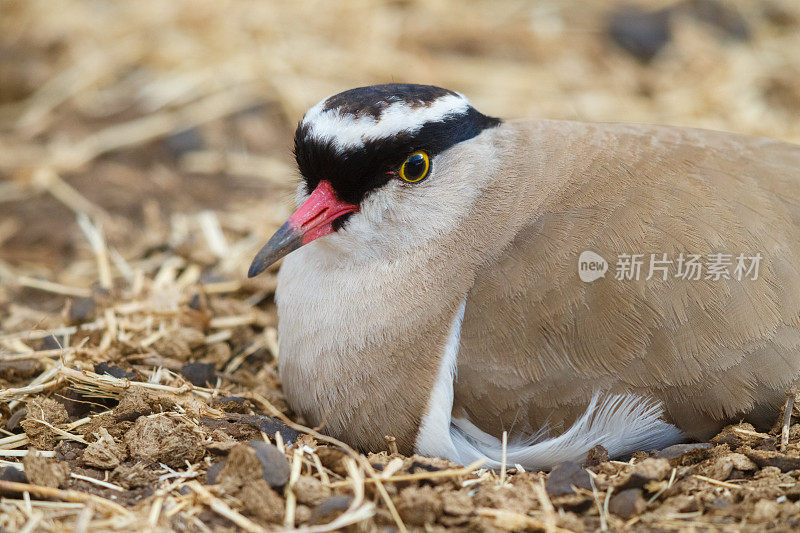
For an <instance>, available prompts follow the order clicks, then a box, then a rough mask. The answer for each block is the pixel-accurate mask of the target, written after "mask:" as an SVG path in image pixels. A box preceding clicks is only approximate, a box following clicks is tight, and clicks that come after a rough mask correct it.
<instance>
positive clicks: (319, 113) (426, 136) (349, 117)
mask: <svg viewBox="0 0 800 533" xmlns="http://www.w3.org/2000/svg"><path fill="white" fill-rule="evenodd" d="M499 123H500V121H499V120H498V119H496V118H492V117H488V116H486V115H483V114H481V113H479V112H478V111H477V110H476V109H475V108H473V107H472V106H471V105H470V103H469V101H468V100H467V99H466V98H465V97H464V96H462V95H461V94H459V93H456V92H453V91H450V90H447V89H442V88H439V87H434V86H431V85H414V84H395V83H392V84H387V85H374V86H370V87H360V88H357V89H351V90H349V91H345V92H343V93H339V94H336V95H333V96H330V97H328V98H326V99H325V100H323V101H321V102H320V103H318V104H317V105H315V106H314V107H312V108H311V109H309V110H308V112H307V113H306V114H305V115H304V116H303V119H302V120H301V121H300V123H299V124H298V126H297V131H296V133H295V138H294V152H295V157H296V159H297V165H298V168H299V170H300V174H301V176H302V181H301V183H300V185H299V187H298V190H297V204H298V205H299V208H298V209H297V211H295V213H294V214H293V215H292V216H290V217H289V219H288V220H287V221H286V222H285V223H284V224H283V225H282V226H281V227H280V229H278V231H277V232H276V233H275V234H274V235H273V236H272V238H270V239H269V242H267V244H266V245H265V246H264V247H263V248H262V249H261V250H260V251H259V252H258V254H257V255H256V257H255V259H254V260H253V263H252V265H251V266H250V270H249V273H248V275H249V276H250V277H253V276H255V275H257V274H259V273H260V272H262V271H263V270H265V269H266V268H267V267H269V266H270V265H271V264H273V263H274V262H275V261H277V260H278V259H280V258H282V257H283V256H285V255H287V254H289V253H290V252H292V251H294V250H296V249H298V248H299V247H301V246H303V245H305V244H308V243H310V242H311V241H314V240H315V239H319V238H320V237H325V236H328V235H336V236H341V237H344V236H345V235H346V234H350V236H351V237H352V238H354V239H360V242H369V241H371V240H372V241H380V242H381V243H382V245H383V246H393V245H399V244H400V242H401V241H403V240H404V241H406V242H408V241H410V240H415V239H409V236H416V237H419V238H416V242H417V243H419V242H420V241H424V236H425V235H431V234H435V233H436V232H441V231H446V230H447V227H446V226H447V224H448V221H449V219H450V218H451V217H449V216H448V214H449V215H452V214H453V212H455V211H458V210H459V209H462V208H464V207H465V206H466V205H467V204H469V203H470V202H471V201H472V200H473V199H474V198H472V197H470V192H469V191H471V190H474V189H475V187H473V186H472V185H470V183H469V180H468V179H465V178H467V176H474V175H475V174H480V173H482V171H488V168H487V167H488V166H489V165H488V164H487V165H484V167H481V162H482V161H481V160H482V159H485V158H488V157H489V154H487V153H485V152H486V150H485V146H482V145H480V144H472V145H471V144H470V143H465V142H464V141H468V140H470V139H473V138H475V137H477V136H478V135H480V134H481V132H483V131H484V130H486V129H489V128H493V127H495V126H497V125H498V124H499ZM484 177H485V176H484ZM393 241H394V242H393Z"/></svg>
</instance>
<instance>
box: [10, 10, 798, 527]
mask: <svg viewBox="0 0 800 533" xmlns="http://www.w3.org/2000/svg"><path fill="white" fill-rule="evenodd" d="M675 3H676V2H670V4H675ZM651 4H656V3H655V2H651ZM658 4H659V5H663V3H658ZM733 4H735V5H737V6H738V8H739V10H740V12H741V13H742V14H743V15H744V17H745V20H746V21H747V22H748V24H749V25H750V28H751V32H752V36H751V39H750V40H748V41H746V42H738V41H733V40H731V39H729V38H723V37H721V36H720V35H719V32H718V30H715V29H713V28H711V27H709V26H708V25H707V24H704V23H701V22H698V21H697V20H694V19H692V18H690V17H686V16H684V17H682V18H679V19H678V22H676V24H675V25H674V35H673V40H672V42H671V44H670V45H669V47H668V48H667V49H665V50H664V52H663V53H662V54H661V55H659V56H658V57H657V58H656V59H655V60H654V61H653V62H652V63H650V64H647V65H645V64H642V63H639V62H637V61H636V60H634V59H632V58H631V57H630V56H628V55H626V54H625V53H623V52H621V51H620V50H619V49H617V48H616V47H614V45H613V44H611V43H610V42H609V39H608V37H607V36H606V34H605V29H604V28H605V20H606V15H607V12H608V9H609V4H608V3H606V2H599V1H598V2H588V3H587V2H582V1H579V0H563V1H554V2H541V3H530V2H525V1H514V0H503V1H498V2H490V1H488V0H484V1H478V2H471V3H469V4H461V3H457V2H455V1H453V0H437V1H432V2H430V1H428V2H422V1H393V2H383V3H371V2H366V1H358V0H348V1H346V2H339V3H331V2H318V1H317V2H307V3H299V2H288V1H274V2H239V1H224V2H223V1H216V0H215V1H210V0H204V1H193V2H188V1H176V2H157V1H141V2H110V3H96V2H88V1H76V0H72V1H70V0H64V1H56V2H49V1H48V2H45V1H38V2H37V1H22V0H20V1H7V0H0V12H2V16H0V324H2V325H0V402H1V403H0V420H1V421H2V424H3V426H2V429H0V433H1V434H0V468H2V467H5V466H9V465H14V466H16V467H21V466H22V463H23V462H24V461H25V462H26V463H25V464H27V465H28V467H26V468H28V469H29V470H30V469H34V468H40V467H41V465H42V464H50V463H46V461H47V460H48V458H55V459H53V460H54V461H55V463H54V464H56V463H67V464H68V465H69V466H70V469H71V472H70V475H69V476H67V478H65V479H64V480H62V481H61V482H60V488H57V487H55V486H45V485H40V484H37V483H29V484H21V483H17V482H14V481H7V480H5V478H3V480H0V528H4V529H7V530H14V531H63V530H74V531H119V530H140V529H143V528H147V529H148V530H150V531H166V530H191V531H207V530H217V529H224V528H234V527H235V528H239V529H241V530H245V531H264V530H274V529H280V528H292V527H295V526H300V527H303V528H305V529H306V530H307V531H332V530H335V529H339V528H347V527H350V528H355V529H359V530H361V529H363V530H372V529H375V528H376V527H378V526H393V527H395V528H397V529H398V530H401V531H402V530H404V529H405V528H406V527H408V528H421V527H423V525H424V524H427V525H428V527H434V528H436V527H438V528H442V527H448V528H462V529H473V530H474V529H477V530H480V529H485V528H488V527H494V528H499V529H506V530H520V529H528V530H545V531H565V530H570V531H575V530H582V529H609V530H647V529H650V528H655V527H658V528H662V529H665V530H678V529H683V528H692V527H698V528H707V529H724V528H728V527H732V526H733V527H737V528H739V529H741V530H746V529H748V528H749V529H752V530H761V529H764V528H766V527H776V528H784V529H785V528H791V527H796V526H797V524H796V520H797V519H796V517H797V515H798V512H800V509H799V508H798V504H797V503H796V500H797V499H798V496H800V490H796V489H797V488H798V487H800V485H798V475H797V474H800V469H789V468H788V467H786V468H782V467H783V466H786V464H789V465H791V464H793V463H791V460H796V459H795V458H797V457H798V455H799V453H798V452H800V450H799V449H798V436H800V435H799V434H798V432H800V428H798V427H797V426H794V427H789V425H788V423H787V422H785V421H781V422H782V425H783V426H785V427H786V429H785V430H784V436H782V437H776V435H773V434H764V433H758V432H755V431H753V430H752V428H746V427H738V428H735V429H734V430H732V431H730V432H728V433H726V434H725V435H723V437H724V438H721V439H719V440H718V442H717V445H716V446H715V447H714V448H713V449H711V450H706V451H703V452H694V454H693V455H692V454H689V455H688V456H684V457H683V458H679V459H677V460H674V461H673V463H674V464H672V470H671V474H670V475H669V476H668V478H669V479H668V480H667V479H666V478H664V479H660V480H653V481H651V483H652V484H651V485H648V486H646V487H644V488H643V489H642V490H643V496H644V497H645V499H646V500H647V501H646V506H645V507H644V509H643V510H640V511H639V512H637V513H636V514H635V515H634V516H631V517H622V516H620V515H618V514H615V513H614V510H615V506H614V497H615V496H616V495H617V494H618V493H619V492H620V491H622V490H625V487H626V486H627V485H626V483H628V481H626V480H627V478H629V477H630V472H631V470H634V469H636V468H637V466H636V464H633V463H637V462H638V461H640V460H641V459H642V458H643V456H642V457H637V459H636V460H635V461H633V462H632V463H631V464H628V463H619V462H604V463H601V464H599V465H597V466H595V467H593V469H592V470H593V477H592V478H591V482H592V485H591V489H592V490H588V489H586V488H584V489H576V492H575V493H573V494H569V495H565V496H553V497H550V496H548V493H547V491H545V490H544V488H543V485H542V483H543V480H544V479H545V477H544V475H542V474H540V473H525V472H518V471H516V469H514V468H508V470H506V469H505V468H504V469H503V472H502V473H497V474H496V473H494V472H489V471H486V470H482V469H481V468H480V465H470V466H469V467H466V468H461V467H458V466H457V465H452V464H447V463H446V462H443V461H440V460H434V459H424V458H419V457H415V458H404V457H401V456H399V455H397V454H392V453H390V451H387V452H385V453H383V454H376V455H372V456H369V457H367V456H364V455H362V454H359V453H357V452H356V451H354V450H352V449H350V448H349V447H347V446H346V445H345V444H343V443H340V442H337V441H334V440H333V439H330V438H329V437H326V436H324V435H323V434H321V433H319V432H317V431H315V430H314V429H310V428H305V427H303V426H302V422H303V421H302V420H300V419H298V418H297V417H296V416H294V415H293V414H292V413H291V412H290V411H289V410H288V409H287V406H286V405H285V403H284V401H283V398H282V395H281V392H280V381H279V378H278V376H277V373H276V370H275V369H276V358H277V357H278V356H279V354H278V351H277V332H276V329H275V326H276V316H275V311H274V304H273V302H272V295H273V292H274V290H275V283H276V282H275V274H274V271H271V272H269V273H267V274H266V275H265V276H263V277H261V278H257V279H255V280H246V279H245V278H244V273H245V271H246V266H247V264H248V263H249V260H250V259H251V257H252V254H253V253H254V251H255V250H256V249H257V247H258V245H259V244H260V243H262V242H263V240H264V238H265V237H266V236H267V235H268V234H269V233H270V232H271V231H272V230H274V229H276V228H277V227H278V225H279V224H280V223H281V222H282V221H283V219H284V218H285V217H286V216H287V215H288V213H289V200H290V198H291V194H292V190H293V180H294V170H293V166H292V164H291V159H290V153H289V142H290V138H291V137H290V136H291V133H292V130H293V126H294V124H295V123H296V121H297V119H298V118H299V117H300V115H301V114H302V112H303V110H304V109H306V108H307V107H308V106H309V105H311V104H313V103H315V102H316V101H318V100H319V99H321V98H322V97H324V96H326V95H328V94H330V93H333V92H337V91H340V90H342V89H345V88H349V87H352V86H356V85H363V84H368V83H376V82H385V81H392V80H396V81H415V82H425V83H435V84H438V85H443V86H446V87H449V88H452V89H456V90H459V91H462V92H464V93H465V94H467V95H468V96H470V98H471V99H472V100H473V103H474V104H475V105H476V107H478V108H479V109H481V110H482V111H484V112H486V113H489V114H492V115H499V116H546V117H552V118H569V119H580V120H612V121H641V122H659V123H670V124H679V125H689V126H699V127H707V128H715V129H724V130H731V131H739V132H745V133H753V134H760V135H767V136H770V137H775V138H779V139H785V140H789V141H794V142H800V120H798V119H800V89H798V87H800V8H798V6H797V5H796V3H795V2H792V1H791V0H770V1H769V2H751V1H745V0H740V1H737V2H733ZM189 361H200V362H202V363H205V364H207V365H210V367H209V368H212V369H213V370H214V371H215V374H214V377H213V379H212V382H211V383H208V384H207V385H206V386H198V385H193V384H192V383H190V382H189V381H188V380H187V379H186V378H185V377H184V376H182V375H181V369H182V368H183V367H184V365H185V364H186V363H187V362H189ZM99 363H108V364H110V365H112V366H115V367H119V368H120V369H122V370H124V371H127V372H129V373H130V374H129V375H127V376H126V377H112V376H110V375H108V374H104V373H103V372H101V371H100V370H101V368H100V367H98V368H96V367H95V365H96V364H99ZM228 396H236V397H240V398H244V399H246V400H247V403H246V404H245V410H246V411H247V413H249V414H251V415H252V414H255V415H258V416H261V417H262V418H260V419H259V420H264V418H263V417H264V416H268V417H273V418H274V419H276V420H281V421H282V424H284V425H282V426H280V427H281V428H284V429H283V430H281V431H279V432H277V433H276V432H272V434H268V433H265V432H260V431H259V429H256V428H254V426H252V425H249V426H248V424H246V423H242V422H240V420H241V417H242V416H247V413H245V412H236V411H231V410H230V406H226V405H225V404H224V403H221V402H219V400H220V399H221V398H224V397H228ZM43 397H49V398H52V399H55V400H58V402H61V403H60V405H65V406H66V407H67V408H68V409H67V410H66V411H65V412H66V413H67V414H66V416H65V417H60V416H61V415H60V414H59V413H60V411H58V410H57V409H56V411H48V410H47V409H50V408H49V407H46V406H45V404H42V403H41V399H42V398H43ZM121 398H122V399H123V400H124V401H123V403H120V404H119V405H118V402H119V401H120V399H121ZM130 398H139V399H140V401H141V402H144V403H145V404H147V406H148V407H147V410H146V411H147V412H141V413H139V412H137V413H134V414H133V415H130V418H125V417H126V416H128V414H125V413H127V412H123V411H124V409H123V404H124V402H127V401H129V400H130ZM47 405H50V404H47ZM50 406H51V407H52V405H50ZM22 408H27V414H26V419H25V421H24V424H23V425H20V424H19V420H13V415H14V414H15V413H18V412H19V410H20V409H22ZM36 409H40V411H39V412H36ZM53 409H55V408H53ZM57 411H58V412H57ZM153 420H155V421H157V422H154V423H159V424H165V426H164V427H171V428H173V429H174V430H175V431H182V432H184V433H181V434H182V435H189V436H192V435H194V436H196V437H197V438H198V439H199V440H198V442H199V444H198V447H199V448H198V450H199V451H198V450H196V452H197V453H196V454H195V455H192V453H193V452H192V453H190V452H191V450H190V451H186V450H178V452H180V453H184V452H185V453H187V454H188V457H190V460H186V461H183V462H181V461H178V462H176V463H175V464H174V465H165V464H159V461H150V462H149V463H148V462H147V461H145V462H144V464H143V465H142V469H143V470H142V471H141V472H139V471H135V472H134V473H132V474H130V476H129V477H126V474H125V472H127V471H126V470H124V468H134V467H135V465H136V459H135V456H136V454H135V453H133V452H132V450H133V448H131V446H132V445H131V438H133V437H131V435H133V434H131V433H129V431H130V430H131V427H133V426H134V424H144V423H145V422H148V423H149V422H150V421H153ZM214 421H217V422H214ZM215 423H216V424H221V423H224V424H226V425H223V426H219V427H217V428H216V429H213V428H214V427H216V426H214V424H215ZM247 428H250V429H249V430H248V429H247ZM290 429H294V430H297V431H299V435H300V436H299V438H298V439H297V440H296V441H295V442H294V443H291V444H288V443H285V442H284V435H283V433H286V432H287V431H289V430H290ZM781 429H782V428H781V424H778V426H776V430H775V432H776V434H777V433H779V432H780V430H781ZM234 430H235V431H234ZM287 435H288V433H287ZM254 437H255V438H259V439H265V440H267V441H269V442H271V443H273V444H275V445H276V446H278V448H279V449H281V450H282V451H283V452H284V453H285V456H286V459H287V461H288V463H289V465H290V474H289V481H288V483H287V484H286V486H285V487H284V488H281V489H279V493H276V495H275V497H276V498H278V500H276V501H278V502H279V503H280V506H279V507H280V509H279V511H280V512H279V513H278V512H277V511H276V513H277V514H276V515H274V516H265V515H263V514H259V512H260V511H261V509H259V506H258V505H256V506H255V507H254V506H253V505H254V504H253V502H252V501H250V500H248V499H247V493H246V492H245V491H244V490H243V489H241V488H240V487H233V486H226V485H224V484H215V485H209V484H208V483H207V479H206V471H207V470H208V468H209V466H210V465H212V464H214V463H217V462H220V461H221V460H223V459H224V457H225V456H226V454H227V453H229V450H230V447H231V446H232V445H233V444H235V441H237V440H239V441H242V440H248V439H250V438H254ZM190 440H191V439H190ZM777 441H780V448H781V450H782V451H785V452H786V453H780V452H778V451H777V450H775V451H774V452H773V449H775V448H776V442H777ZM98 442H99V443H100V444H102V446H99V445H98V446H96V448H103V447H105V448H104V449H105V451H108V450H109V449H114V448H115V446H121V451H120V452H119V453H120V454H121V456H123V459H122V460H121V467H123V468H120V467H118V466H111V467H109V468H103V467H98V466H96V465H95V466H91V464H90V462H87V459H86V457H87V456H86V452H85V451H84V449H88V448H86V445H87V444H88V445H89V446H90V447H91V446H92V445H93V444H96V443H98ZM134 444H135V443H134ZM34 449H39V450H43V453H41V457H38V458H32V457H28V456H33V455H35V453H34ZM387 449H388V450H391V442H388V443H387ZM731 450H735V451H736V452H737V454H738V456H737V457H736V458H735V460H736V461H738V462H737V466H736V468H734V469H733V470H731V468H727V467H726V466H725V464H723V463H725V461H728V460H731V459H730V456H731ZM100 451H103V450H100ZM178 452H176V453H178ZM773 453H774V454H778V455H777V456H774V457H773V456H772V455H769V454H773ZM765 454H766V455H765ZM112 455H113V454H112ZM767 455H769V457H767ZM739 456H741V457H739ZM726 457H727V458H728V459H726ZM742 457H743V458H744V459H742ZM775 457H779V458H778V459H775ZM787 458H788V459H787ZM101 459H102V460H108V461H113V457H110V456H105V455H103V456H102V457H101ZM96 460H100V459H96ZM744 460H747V461H750V462H751V463H752V462H753V461H755V463H758V464H755V463H753V464H754V465H755V466H754V467H753V468H752V469H750V470H747V469H744V470H742V468H744V467H747V468H750V466H749V465H750V463H745V462H744ZM781 460H784V463H781V462H780V461H781ZM36 461H39V462H38V463H37V462H36ZM42 461H45V463H42ZM759 461H760V462H759ZM786 461H788V463H786ZM109 464H113V463H109ZM773 464H779V465H781V468H778V467H776V466H770V465H773ZM36 465H39V466H36ZM720 465H721V466H720ZM509 466H510V465H509ZM41 468H45V470H47V469H48V468H50V467H49V466H45V467H41ZM726 468H727V473H725V471H726ZM720 469H721V470H720ZM776 469H777V472H776ZM782 470H783V471H782ZM32 472H33V470H31V474H30V477H37V480H38V479H43V480H45V481H46V480H47V479H48V478H47V476H44V477H41V476H38V475H35V474H33V473H32ZM720 472H722V473H724V474H725V475H722V474H720ZM731 472H733V473H731ZM137 476H138V477H137ZM148 476H149V477H148ZM737 476H738V477H737ZM309 479H314V480H317V482H318V484H319V486H321V487H323V489H319V490H321V492H322V493H323V494H325V495H329V496H332V497H334V498H336V497H343V498H345V499H344V500H339V506H338V507H336V508H335V509H333V510H330V509H329V510H330V511H331V512H328V513H323V512H322V510H321V507H324V506H320V503H319V501H317V500H316V499H314V498H312V497H311V495H310V494H309V493H308V491H307V488H306V489H304V488H303V487H308V486H309V483H311V484H313V482H311V481H309ZM131 480H132V482H131ZM137 480H139V481H141V480H149V481H146V482H144V481H141V482H142V483H144V485H136V483H138V482H139V481H137ZM129 482H131V483H133V484H131V483H129ZM314 486H315V487H316V486H317V485H314ZM342 502H344V503H342ZM765 502H766V503H765ZM257 503H258V502H256V504H257ZM329 503H330V502H329ZM326 505H328V504H326ZM334 507H335V506H334ZM609 509H611V510H609ZM323 510H324V509H323ZM793 517H794V518H793ZM353 524H358V525H355V526H354V525H353ZM434 524H435V525H434Z"/></svg>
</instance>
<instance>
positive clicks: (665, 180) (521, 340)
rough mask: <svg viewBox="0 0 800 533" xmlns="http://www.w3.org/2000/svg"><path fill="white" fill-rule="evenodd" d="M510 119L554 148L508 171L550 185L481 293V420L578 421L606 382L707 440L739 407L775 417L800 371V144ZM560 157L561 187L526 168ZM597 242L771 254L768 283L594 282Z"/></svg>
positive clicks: (470, 336)
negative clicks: (583, 263) (582, 259)
mask: <svg viewBox="0 0 800 533" xmlns="http://www.w3.org/2000/svg"><path fill="white" fill-rule="evenodd" d="M510 127H511V128H513V129H516V130H517V131H518V134H519V135H521V136H523V137H525V136H529V137H531V138H535V137H546V138H547V139H548V142H547V143H545V144H546V145H547V146H549V149H547V148H545V150H544V152H543V153H535V152H534V153H532V152H528V151H525V152H523V154H521V155H520V156H519V157H517V158H515V159H514V160H512V161H509V163H508V164H509V168H508V170H505V171H503V172H502V173H503V175H504V176H515V175H516V176H517V177H518V178H520V179H519V180H518V181H519V186H520V188H521V189H522V190H521V191H520V194H519V197H520V198H526V197H537V196H538V197H539V200H542V199H541V196H542V192H544V191H546V193H545V199H543V200H542V201H541V204H540V206H538V207H535V206H532V207H533V208H532V209H531V210H530V211H528V212H535V213H537V214H538V216H533V217H531V219H530V220H528V221H525V224H526V225H525V226H523V227H522V228H520V230H519V231H518V232H517V233H516V235H515V236H514V239H513V241H512V242H511V243H510V246H509V248H507V249H506V250H504V251H503V253H502V254H501V255H500V256H498V257H497V258H495V259H493V260H492V261H491V263H489V264H486V265H484V266H483V267H482V268H481V269H480V270H479V271H478V273H477V277H476V281H475V284H474V286H473V288H472V289H471V290H470V293H469V296H468V305H467V311H466V316H465V319H464V325H463V328H462V335H461V350H460V351H459V366H458V381H457V383H456V401H457V403H458V404H459V405H460V406H461V407H463V408H464V409H465V410H466V412H467V414H468V415H469V417H470V419H471V420H475V421H481V422H476V424H478V425H479V426H480V427H481V428H482V429H484V430H486V431H488V432H489V433H492V434H495V435H496V434H498V432H499V431H501V430H502V428H504V427H505V428H508V427H510V426H511V424H512V423H513V422H514V421H515V420H517V421H528V422H529V423H530V424H532V426H533V427H534V428H535V427H537V425H540V424H542V423H544V422H545V420H550V422H551V423H555V424H556V425H557V426H561V427H563V428H565V427H568V426H569V425H570V423H571V422H572V420H573V419H574V418H575V417H576V416H577V415H579V414H580V413H581V412H582V411H583V409H584V408H585V405H586V403H587V402H588V400H589V399H590V398H591V396H592V394H593V392H594V391H596V390H597V389H598V388H600V389H608V390H612V391H617V392H636V393H640V394H649V395H652V396H654V397H656V398H657V399H659V400H661V401H662V402H663V404H664V406H665V407H666V415H667V419H668V420H669V421H671V422H672V423H674V424H676V425H677V426H678V427H680V428H681V429H683V430H684V431H686V432H687V433H689V434H690V435H692V436H694V437H697V438H701V439H703V438H708V437H709V436H711V435H712V434H713V433H714V432H715V431H717V430H718V429H719V428H720V426H721V425H722V424H724V423H726V422H730V421H734V420H737V419H738V418H739V417H744V418H746V419H750V420H752V421H754V422H760V423H761V425H763V424H765V423H766V424H771V423H773V422H774V421H775V417H776V416H777V412H778V409H779V407H780V405H781V403H782V402H783V400H784V397H785V391H786V390H787V389H788V388H789V387H790V386H791V385H792V383H793V381H794V380H795V379H796V377H797V375H798V371H799V370H800V269H799V268H800V148H799V147H797V146H791V145H787V144H781V143H777V142H772V141H767V140H764V139H755V138H748V137H742V136H736V135H730V134H723V133H716V132H710V131H697V130H686V129H676V128H659V127H651V126H625V125H613V124H597V125H587V124H576V123H559V122H539V123H515V124H513V125H510ZM559 166H561V167H562V168H566V169H567V172H558V173H557V174H558V176H557V177H556V178H557V179H555V180H548V181H550V183H547V184H542V183H541V181H540V180H531V179H529V178H528V179H526V178H527V176H526V171H527V172H530V171H531V170H532V169H535V168H538V169H540V170H541V169H547V168H558V167H559ZM583 250H592V251H595V252H597V253H598V254H600V255H601V256H603V257H605V258H607V259H608V260H609V261H612V260H613V259H614V258H615V257H616V256H617V254H619V253H645V254H650V253H656V254H658V255H659V257H660V256H661V253H665V252H666V253H668V254H669V256H670V257H672V258H673V259H674V258H675V257H677V256H678V254H679V253H681V252H684V253H697V254H702V255H703V256H706V255H707V254H710V253H718V252H724V253H730V254H734V255H736V254H738V253H744V254H746V255H753V254H755V253H757V252H761V253H762V254H763V255H764V256H765V260H764V261H762V263H761V265H760V266H761V268H760V272H759V274H760V275H759V278H758V279H757V280H755V281H752V280H744V281H737V280H728V281H725V280H717V281H713V280H705V279H702V280H699V281H688V280H681V279H676V278H675V277H669V278H668V279H667V280H666V281H660V280H659V278H658V276H656V277H655V278H654V279H652V280H650V281H645V280H644V277H645V276H644V274H643V275H642V279H641V280H640V281H639V282H636V281H632V280H630V281H616V280H612V279H604V280H598V281H596V282H594V283H582V282H580V281H579V280H578V279H577V271H576V261H575V258H576V257H578V255H579V254H580V253H581V251H583ZM611 268H613V266H612V267H611ZM612 275H613V272H612ZM510 369H513V371H511V370H510ZM488 376H498V379H487V377H488ZM498 413H499V414H500V416H499V417H498V416H497V414H498Z"/></svg>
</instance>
